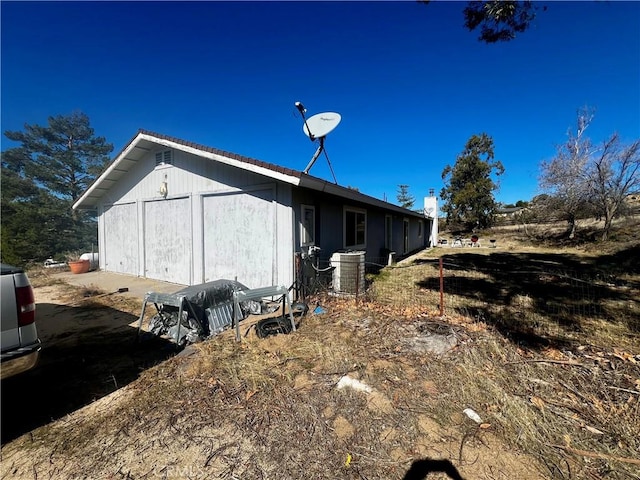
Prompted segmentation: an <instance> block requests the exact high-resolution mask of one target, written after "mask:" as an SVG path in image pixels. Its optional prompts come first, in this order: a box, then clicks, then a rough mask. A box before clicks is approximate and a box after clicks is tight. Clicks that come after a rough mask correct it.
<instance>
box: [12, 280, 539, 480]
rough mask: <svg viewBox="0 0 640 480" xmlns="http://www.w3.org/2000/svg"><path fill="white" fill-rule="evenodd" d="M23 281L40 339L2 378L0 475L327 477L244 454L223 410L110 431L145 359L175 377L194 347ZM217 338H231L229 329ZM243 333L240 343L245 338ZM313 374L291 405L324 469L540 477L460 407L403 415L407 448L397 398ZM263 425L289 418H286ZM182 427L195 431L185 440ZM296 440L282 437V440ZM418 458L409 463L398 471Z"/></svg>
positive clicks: (124, 302)
mask: <svg viewBox="0 0 640 480" xmlns="http://www.w3.org/2000/svg"><path fill="white" fill-rule="evenodd" d="M35 290H36V291H35V294H36V298H37V299H38V305H37V308H38V328H39V332H40V335H41V339H42V340H43V343H44V345H45V346H44V348H43V351H42V355H41V360H40V363H39V365H38V366H37V368H35V369H34V370H33V371H31V372H28V373H26V374H24V375H21V376H18V377H14V378H12V379H8V380H6V381H4V382H3V383H2V443H3V445H2V458H1V463H0V473H1V478H25V479H26V478H38V479H40V478H87V479H89V478H91V479H94V478H109V479H112V478H113V479H119V478H131V479H133V478H136V479H137V478H146V479H156V478H158V479H159V478H185V479H186V478H327V477H326V475H323V474H321V473H320V472H322V471H323V469H320V468H319V469H317V470H318V471H317V472H316V473H315V474H314V473H312V472H314V469H313V468H311V466H310V465H307V466H305V465H304V464H300V465H296V464H295V463H294V464H292V465H289V466H287V468H286V469H284V471H283V470H282V466H281V465H278V464H274V463H273V462H272V461H265V460H260V461H258V460H256V459H257V458H261V457H262V456H263V453H261V452H264V449H265V445H264V443H263V442H264V441H265V440H264V439H263V440H262V441H258V440H256V439H255V438H247V437H246V435H244V434H243V432H242V430H240V429H238V426H237V423H236V420H234V419H233V415H229V416H228V419H227V420H228V421H224V420H220V422H218V420H216V423H215V424H213V423H211V424H206V423H205V424H202V423H197V424H196V425H195V426H194V427H193V428H194V431H192V432H190V433H189V435H187V437H185V431H184V430H182V429H177V430H175V431H174V432H173V433H171V431H166V429H160V430H157V429H152V430H148V429H147V428H146V427H147V426H148V425H145V421H144V420H141V419H138V421H137V422H135V421H134V422H133V425H131V424H130V423H129V425H128V426H127V427H126V429H124V432H123V427H121V428H120V431H118V432H114V431H113V430H112V429H111V428H110V425H117V424H118V419H119V418H121V416H122V415H123V410H122V409H123V408H124V409H125V411H126V414H130V412H131V411H132V410H135V407H134V408H133V409H132V407H131V405H136V402H147V400H145V399H144V398H143V397H141V391H140V388H141V386H140V385H139V382H138V381H137V379H138V377H139V376H140V375H143V374H144V373H143V372H144V371H145V370H146V369H148V368H150V367H152V366H153V365H156V364H158V363H160V362H163V361H165V360H167V359H168V362H169V363H168V364H167V362H165V364H167V365H170V366H168V367H167V368H169V370H170V371H171V372H172V373H170V374H169V375H168V378H167V380H166V381H172V380H176V381H179V379H178V378H176V376H180V375H182V380H184V381H187V380H188V381H194V380H199V379H197V378H194V376H193V375H191V376H190V374H189V373H184V372H189V371H193V370H194V367H193V366H192V365H191V364H192V363H193V361H194V359H197V358H198V356H199V355H202V354H203V352H202V351H200V350H198V349H197V348H196V349H191V350H190V351H184V352H182V354H180V355H179V356H177V357H176V356H175V354H176V352H175V348H174V346H173V344H170V343H168V342H164V341H163V340H161V339H154V340H151V341H146V342H143V343H142V344H140V343H137V342H136V338H137V335H136V332H137V331H136V328H137V320H138V318H137V316H138V312H139V311H140V303H141V302H140V301H139V300H137V299H135V298H132V297H128V296H125V295H120V294H111V295H105V294H99V292H96V291H93V292H92V291H87V289H81V288H78V287H72V286H69V285H67V284H65V283H54V284H52V285H45V286H41V287H36V289H35ZM96 293H98V296H96ZM85 295H88V296H87V297H85ZM320 326H321V325H320ZM352 327H353V326H352ZM214 341H218V340H214ZM220 341H223V342H227V343H228V345H233V341H232V339H231V337H226V338H220ZM246 341H247V340H246ZM246 341H245V342H246ZM290 341H291V340H290V338H289V336H287V337H282V336H277V337H271V338H269V339H266V340H260V343H259V344H256V345H259V348H260V349H261V350H262V351H263V353H264V352H268V353H269V352H270V353H269V354H277V353H276V352H280V351H282V350H285V349H286V348H288V347H291V345H288V344H289V342H290ZM248 342H249V345H252V344H251V342H252V340H251V339H249V340H248ZM245 348H246V347H245ZM249 348H253V347H249ZM196 361H197V360H196ZM388 363H389V362H387V361H385V360H383V359H381V360H380V361H379V362H377V363H376V365H375V366H372V367H371V368H374V369H378V370H380V369H382V370H384V369H390V368H395V367H393V366H392V365H390V364H388ZM156 368H158V367H156ZM160 368H162V364H161V366H160ZM196 370H197V368H196ZM411 371H412V369H411V368H410V367H407V368H406V372H405V373H407V374H408V375H409V377H410V378H411V377H412V376H413V377H414V381H415V382H419V383H425V384H426V385H427V389H426V391H427V392H429V391H434V390H437V388H438V387H437V382H430V381H427V380H426V379H419V378H415V377H416V376H417V372H415V371H414V372H413V373H411ZM181 372H182V373H181ZM356 377H357V374H356ZM322 378H323V380H322V381H321V382H319V381H318V376H317V375H316V374H314V372H313V371H311V372H308V373H302V374H297V375H295V377H294V378H291V379H290V381H291V383H292V388H293V391H294V392H295V394H293V395H294V397H295V399H296V401H297V402H298V404H299V405H302V404H304V403H305V399H310V398H314V401H313V402H312V401H308V402H307V407H306V408H309V409H313V412H312V416H313V417H314V420H313V423H314V424H315V423H317V425H316V427H314V428H319V429H320V430H321V432H317V433H316V434H315V435H317V436H318V441H320V442H325V443H326V449H325V453H324V458H321V459H311V458H307V459H306V460H307V461H308V462H311V463H313V462H318V461H319V462H329V463H332V464H334V465H335V466H334V468H333V471H334V472H335V474H334V475H333V478H402V477H403V476H404V474H405V473H406V475H407V476H406V477H404V478H424V476H425V475H427V473H429V472H431V475H429V478H503V479H506V478H528V479H534V478H544V477H543V476H541V475H540V474H538V473H536V468H535V461H534V460H533V459H531V458H528V457H527V456H525V455H522V454H521V453H519V452H517V451H516V450H514V449H512V448H511V447H510V446H508V445H504V444H503V443H501V442H500V440H499V439H498V437H497V436H496V435H495V434H494V433H493V432H491V430H490V428H489V425H482V426H478V425H476V424H475V423H474V422H473V421H471V420H469V418H467V417H466V416H465V415H464V414H463V413H462V412H460V413H459V415H457V416H456V418H454V419H451V421H452V422H454V423H455V424H456V425H457V426H454V427H452V426H451V425H450V424H448V425H442V424H441V423H439V422H438V421H437V420H435V419H434V418H432V417H431V416H430V415H429V414H428V413H427V412H423V413H422V414H418V415H415V425H413V426H412V427H411V428H412V429H413V428H414V429H416V433H417V437H416V438H419V439H420V441H419V442H418V443H417V444H415V445H413V446H412V447H411V448H410V449H407V447H406V445H403V442H402V438H403V436H404V432H403V428H404V427H403V426H402V423H403V422H402V421H401V419H400V417H402V416H403V413H402V412H401V411H396V410H395V409H394V406H393V404H394V403H397V402H393V401H392V399H391V398H390V397H389V395H390V394H391V393H390V392H385V389H384V386H383V385H380V386H378V388H376V389H375V390H374V391H373V393H372V394H371V395H369V396H368V399H367V398H365V397H366V395H363V394H361V393H358V392H357V391H349V392H347V393H341V394H340V396H339V397H337V398H335V395H336V392H337V390H336V388H335V386H336V382H337V380H338V379H339V377H336V376H335V375H331V376H330V377H324V376H323V377H322ZM211 381H213V382H214V383H215V380H211V379H210V380H209V382H211ZM391 383H393V381H391ZM142 388H144V387H142ZM169 390H170V389H169ZM169 390H168V391H169ZM346 390H350V389H348V388H347V389H346ZM254 393H255V392H253V393H251V392H248V393H245V394H244V397H245V398H244V399H243V400H245V401H243V402H240V403H238V401H232V402H231V404H230V405H228V406H227V407H228V408H232V409H234V410H236V411H242V412H243V414H249V412H251V405H250V398H251V396H252V395H253V394H254ZM168 394H169V395H171V394H170V393H168ZM232 396H233V395H232ZM137 399H139V400H137ZM316 400H317V401H318V402H319V403H317V402H316ZM345 402H347V403H349V402H356V404H357V405H360V407H358V408H361V409H364V410H363V412H362V415H363V416H362V418H361V419H360V421H364V415H365V414H366V416H373V418H377V419H378V421H379V422H380V432H379V433H378V434H376V435H377V436H376V439H375V441H376V442H380V443H381V444H384V445H385V448H386V449H388V451H389V455H390V458H385V459H380V460H379V461H376V459H375V456H374V454H373V453H371V454H370V455H371V456H370V457H369V458H368V457H367V454H366V453H365V452H360V453H359V454H358V455H356V454H355V453H353V454H352V453H350V452H355V451H356V450H358V449H355V448H350V447H349V443H350V442H351V441H352V439H353V438H354V435H355V433H356V431H357V430H358V429H359V428H360V427H359V420H358V418H357V417H355V418H354V417H353V415H351V414H349V413H347V412H349V408H348V407H346V406H345V405H344V403H345ZM363 402H364V403H363ZM341 404H342V407H340V405H341ZM25 406H27V408H25ZM280 408H281V407H278V410H280ZM341 410H342V411H341ZM16 412H20V414H16ZM365 412H366V413H365ZM250 414H251V415H262V414H264V412H259V411H258V412H252V413H250ZM271 415H274V418H273V419H270V421H272V422H275V421H276V420H275V418H276V417H277V416H278V415H279V414H278V413H275V414H274V413H273V412H272V413H271ZM399 415H400V417H398V416H399ZM212 422H213V421H212ZM136 423H137V424H139V427H140V428H139V429H137V428H136ZM207 423H208V422H207ZM271 428H273V429H280V428H292V427H291V425H289V423H288V422H287V423H285V425H283V426H281V427H276V426H275V425H273V426H272V427H271ZM484 429H486V430H484ZM294 433H295V432H291V434H294ZM319 433H322V435H319ZM192 435H196V436H197V437H198V438H199V439H200V440H198V441H194V440H193V438H192V437H191V436H192ZM296 435H297V434H296ZM292 440H293V439H292ZM114 444H115V445H117V448H114ZM463 445H464V452H463ZM205 446H206V448H205ZM296 447H297V445H296V441H293V442H292V443H291V448H292V449H295V448H296ZM362 448H364V447H362ZM98 452H101V453H100V454H99V455H98ZM211 452H214V453H215V455H214V454H212V453H211ZM214 456H215V457H216V458H215V459H214V460H213V461H212V459H213V457H214ZM303 456H304V455H303ZM419 459H422V461H421V463H415V464H414V466H413V469H412V470H409V469H410V468H411V465H412V462H413V461H414V460H419ZM290 461H293V460H290ZM365 463H367V464H368V468H369V469H370V468H372V466H373V465H376V464H377V465H378V466H377V467H375V468H376V469H377V471H376V473H375V475H372V474H371V472H370V473H369V474H368V475H366V476H365V474H364V471H365V470H366V468H365ZM230 465H232V467H230ZM323 468H324V467H323ZM285 472H286V473H285ZM357 472H362V473H357ZM437 472H441V473H437ZM358 475H360V477H358ZM412 475H413V476H412ZM459 475H462V476H463V477H460V476H459Z"/></svg>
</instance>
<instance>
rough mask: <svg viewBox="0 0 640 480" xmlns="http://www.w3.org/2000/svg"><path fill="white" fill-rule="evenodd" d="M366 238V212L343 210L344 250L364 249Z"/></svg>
mask: <svg viewBox="0 0 640 480" xmlns="http://www.w3.org/2000/svg"><path fill="white" fill-rule="evenodd" d="M366 238H367V212H366V211H365V210H355V209H347V208H345V210H344V248H364V247H366V243H367V242H366Z"/></svg>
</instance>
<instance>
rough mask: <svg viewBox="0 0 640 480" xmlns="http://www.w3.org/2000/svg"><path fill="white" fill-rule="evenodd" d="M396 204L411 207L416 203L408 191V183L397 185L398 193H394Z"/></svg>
mask: <svg viewBox="0 0 640 480" xmlns="http://www.w3.org/2000/svg"><path fill="white" fill-rule="evenodd" d="M396 198H397V199H398V204H400V206H401V207H404V208H409V209H411V208H413V204H414V203H416V199H415V197H414V196H413V195H411V194H410V193H409V185H398V193H397V195H396Z"/></svg>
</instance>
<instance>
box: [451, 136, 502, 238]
mask: <svg viewBox="0 0 640 480" xmlns="http://www.w3.org/2000/svg"><path fill="white" fill-rule="evenodd" d="M503 173H504V167H503V166H502V163H501V162H500V161H498V160H494V147H493V139H492V138H491V137H490V136H489V135H487V134H486V133H481V134H480V135H472V136H471V138H469V140H467V143H466V145H465V148H464V150H463V151H462V153H460V154H459V155H458V157H457V158H456V163H455V165H454V166H450V165H447V166H446V167H445V169H444V170H443V171H442V179H443V180H444V181H445V187H444V188H443V189H442V191H441V192H440V198H442V200H443V206H442V211H443V212H444V213H445V215H446V218H447V225H450V226H451V225H453V226H458V225H459V226H462V227H463V228H465V229H466V230H468V231H472V230H474V229H476V228H479V229H482V228H488V227H490V226H491V225H493V222H494V214H495V211H496V209H497V208H498V204H497V202H496V201H495V198H494V195H493V192H494V191H495V190H497V189H498V184H497V181H494V180H493V177H497V176H500V175H502V174H503Z"/></svg>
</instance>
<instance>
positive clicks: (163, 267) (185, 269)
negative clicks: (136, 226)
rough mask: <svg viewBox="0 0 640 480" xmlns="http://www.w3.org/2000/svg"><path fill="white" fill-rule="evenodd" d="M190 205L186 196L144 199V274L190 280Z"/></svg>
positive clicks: (182, 281) (179, 281)
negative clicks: (147, 200)
mask: <svg viewBox="0 0 640 480" xmlns="http://www.w3.org/2000/svg"><path fill="white" fill-rule="evenodd" d="M190 205H191V201H190V199H189V198H177V199H172V200H158V201H153V202H145V204H144V248H145V255H144V267H145V277H148V278H154V279H156V280H163V281H166V282H173V283H180V284H183V285H189V284H190V283H191V263H192V254H191V245H192V241H191V235H192V232H191V208H190Z"/></svg>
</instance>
